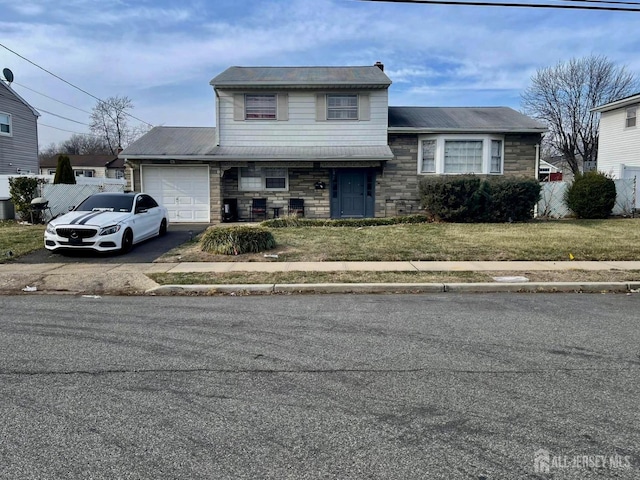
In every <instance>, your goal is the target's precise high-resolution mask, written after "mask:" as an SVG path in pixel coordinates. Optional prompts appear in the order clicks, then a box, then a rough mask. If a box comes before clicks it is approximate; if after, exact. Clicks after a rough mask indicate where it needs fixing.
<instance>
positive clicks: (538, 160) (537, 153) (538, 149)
mask: <svg viewBox="0 0 640 480" xmlns="http://www.w3.org/2000/svg"><path fill="white" fill-rule="evenodd" d="M535 164H536V167H535V168H536V180H538V181H540V144H539V143H536V162H535ZM537 216H538V202H536V204H535V205H534V206H533V218H536V217H537Z"/></svg>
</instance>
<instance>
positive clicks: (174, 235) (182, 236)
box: [16, 223, 209, 263]
mask: <svg viewBox="0 0 640 480" xmlns="http://www.w3.org/2000/svg"><path fill="white" fill-rule="evenodd" d="M208 226H209V225H207V224H201V223H198V224H180V223H178V224H172V225H169V230H168V231H167V234H166V235H165V236H163V237H155V238H151V239H149V240H146V241H144V242H142V243H139V244H136V245H134V246H133V249H132V250H131V251H130V252H129V253H126V254H122V253H119V252H113V253H99V252H91V251H88V252H85V251H80V252H65V253H52V252H50V251H49V250H47V249H45V248H44V247H43V248H41V249H40V250H37V251H35V252H33V253H30V254H28V255H24V256H22V257H20V258H18V259H16V263H151V262H153V261H154V260H155V259H156V258H158V257H160V256H162V255H164V254H165V253H167V252H168V251H169V250H171V249H172V248H175V247H177V246H179V245H182V244H183V243H185V242H188V241H189V240H191V239H192V238H193V237H195V236H196V235H198V234H199V233H201V232H202V231H204V229H205V228H207V227H208Z"/></svg>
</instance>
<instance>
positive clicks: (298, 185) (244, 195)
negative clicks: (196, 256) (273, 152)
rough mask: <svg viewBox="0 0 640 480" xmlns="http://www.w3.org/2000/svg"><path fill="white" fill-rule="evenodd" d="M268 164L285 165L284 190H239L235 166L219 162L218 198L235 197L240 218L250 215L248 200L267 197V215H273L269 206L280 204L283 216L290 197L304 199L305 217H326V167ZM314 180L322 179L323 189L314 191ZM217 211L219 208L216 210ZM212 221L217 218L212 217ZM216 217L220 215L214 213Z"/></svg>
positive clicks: (291, 163)
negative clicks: (285, 186)
mask: <svg viewBox="0 0 640 480" xmlns="http://www.w3.org/2000/svg"><path fill="white" fill-rule="evenodd" d="M265 166H268V167H286V168H287V172H288V174H289V190H287V191H239V190H238V168H239V167H238V166H225V165H223V167H222V168H223V170H224V175H223V177H222V180H221V186H222V200H224V199H227V198H235V199H237V200H238V216H239V218H240V219H241V220H249V219H250V217H251V200H252V199H253V198H266V199H267V217H268V218H271V217H272V216H273V210H272V208H273V207H281V210H280V215H286V214H287V209H288V207H289V199H290V198H301V199H303V200H304V211H305V217H307V218H329V217H330V216H331V212H330V207H329V195H330V187H331V184H330V169H329V168H323V167H322V166H320V167H317V168H314V165H313V163H300V162H296V163H294V162H289V163H286V164H285V163H269V164H268V165H265ZM316 182H324V183H325V186H326V188H325V189H324V190H316V188H315V184H316ZM218 211H219V212H221V210H218ZM211 212H212V221H215V220H218V221H219V219H214V218H213V209H212V210H211ZM218 217H220V215H218Z"/></svg>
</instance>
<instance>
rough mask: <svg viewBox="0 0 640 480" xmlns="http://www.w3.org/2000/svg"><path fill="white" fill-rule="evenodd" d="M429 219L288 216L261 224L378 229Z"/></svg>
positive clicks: (283, 226) (413, 217)
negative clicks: (382, 226) (381, 226)
mask: <svg viewBox="0 0 640 480" xmlns="http://www.w3.org/2000/svg"><path fill="white" fill-rule="evenodd" d="M427 222H429V217H427V216H426V215H405V216H402V217H382V218H338V219H322V218H301V217H295V216H287V217H280V218H274V219H271V220H266V221H264V222H262V223H261V225H262V226H264V227H269V228H285V227H376V226H380V225H398V224H403V223H427Z"/></svg>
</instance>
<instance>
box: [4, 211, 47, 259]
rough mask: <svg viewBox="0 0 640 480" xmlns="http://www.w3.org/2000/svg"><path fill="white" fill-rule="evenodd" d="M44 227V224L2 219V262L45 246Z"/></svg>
mask: <svg viewBox="0 0 640 480" xmlns="http://www.w3.org/2000/svg"><path fill="white" fill-rule="evenodd" d="M44 228H45V226H44V225H22V224H20V223H18V222H15V221H12V220H11V221H10V220H7V221H0V263H3V262H6V261H7V260H10V259H12V258H15V257H18V256H20V255H24V254H26V253H30V252H33V251H35V250H38V249H40V248H43V246H44V240H43V235H44ZM10 252H11V253H10Z"/></svg>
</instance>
